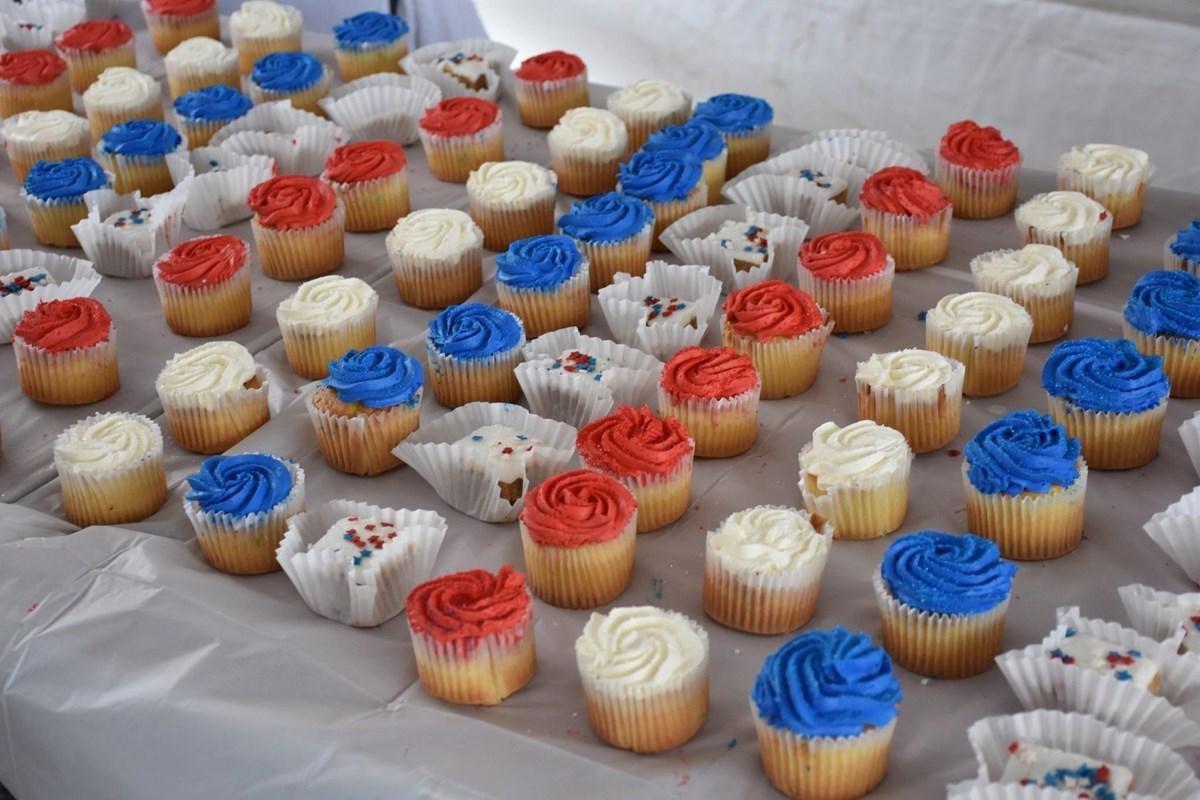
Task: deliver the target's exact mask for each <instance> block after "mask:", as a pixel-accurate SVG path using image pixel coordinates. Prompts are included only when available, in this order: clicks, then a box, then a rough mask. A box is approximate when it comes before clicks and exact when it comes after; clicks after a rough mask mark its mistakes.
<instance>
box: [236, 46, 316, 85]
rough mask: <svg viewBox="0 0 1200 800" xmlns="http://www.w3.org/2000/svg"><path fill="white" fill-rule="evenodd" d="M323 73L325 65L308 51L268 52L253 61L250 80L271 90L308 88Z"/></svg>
mask: <svg viewBox="0 0 1200 800" xmlns="http://www.w3.org/2000/svg"><path fill="white" fill-rule="evenodd" d="M324 75H325V65H324V64H322V63H321V62H320V61H318V60H317V58H316V56H313V55H311V54H309V53H296V52H287V53H268V54H267V55H265V56H263V57H262V58H260V59H259V60H258V61H256V62H254V69H253V70H252V71H251V72H250V80H251V81H252V82H253V83H255V84H257V85H258V86H259V87H260V88H262V89H267V90H269V91H272V92H296V91H302V90H304V89H307V88H309V87H310V86H312V85H313V84H315V83H316V82H317V81H319V80H321V78H322V77H323V76H324Z"/></svg>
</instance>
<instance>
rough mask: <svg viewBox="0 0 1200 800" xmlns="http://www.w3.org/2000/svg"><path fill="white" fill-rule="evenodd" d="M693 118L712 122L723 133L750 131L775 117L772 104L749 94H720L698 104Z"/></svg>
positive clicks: (766, 123)
mask: <svg viewBox="0 0 1200 800" xmlns="http://www.w3.org/2000/svg"><path fill="white" fill-rule="evenodd" d="M692 118H693V119H702V120H704V121H705V122H711V123H712V124H713V125H715V126H716V127H717V129H718V130H720V131H721V132H722V133H748V132H750V131H752V130H754V129H755V128H761V127H762V126H763V125H770V124H771V120H773V119H775V111H774V109H772V108H771V104H770V103H768V102H767V101H766V100H763V99H762V98H761V97H753V96H751V95H748V94H733V93H729V94H718V95H714V96H712V97H710V98H708V99H707V100H705V101H704V102H703V103H700V104H699V105H698V106H696V110H695V111H693V112H692Z"/></svg>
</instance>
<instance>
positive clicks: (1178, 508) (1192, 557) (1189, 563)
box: [1142, 420, 1200, 585]
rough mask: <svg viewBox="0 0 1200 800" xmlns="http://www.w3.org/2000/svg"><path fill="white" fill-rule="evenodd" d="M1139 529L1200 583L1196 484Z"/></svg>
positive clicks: (1199, 516)
mask: <svg viewBox="0 0 1200 800" xmlns="http://www.w3.org/2000/svg"><path fill="white" fill-rule="evenodd" d="M1189 422H1191V420H1189ZM1185 424H1187V423H1185ZM1185 441H1186V439H1185ZM1142 529H1143V530H1144V531H1146V534H1147V535H1148V536H1149V537H1150V538H1151V539H1153V540H1154V543H1155V544H1157V545H1158V546H1159V547H1160V548H1161V549H1162V551H1163V552H1164V553H1166V554H1167V556H1168V557H1170V559H1171V560H1172V561H1174V562H1175V564H1176V565H1178V566H1179V568H1180V569H1182V570H1183V571H1184V572H1185V573H1186V574H1187V576H1188V577H1189V578H1191V579H1192V583H1195V584H1198V585H1200V487H1197V488H1195V489H1193V490H1192V491H1190V492H1188V493H1187V494H1185V495H1184V496H1183V497H1181V498H1180V499H1179V500H1177V501H1175V502H1174V503H1172V504H1171V505H1170V506H1168V507H1167V509H1166V510H1165V511H1160V512H1158V513H1157V514H1155V515H1154V516H1152V517H1151V518H1150V519H1149V520H1148V521H1147V522H1146V524H1145V525H1143V526H1142Z"/></svg>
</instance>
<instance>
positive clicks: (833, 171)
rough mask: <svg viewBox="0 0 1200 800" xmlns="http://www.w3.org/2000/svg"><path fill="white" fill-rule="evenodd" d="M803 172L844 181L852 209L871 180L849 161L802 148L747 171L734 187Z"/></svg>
mask: <svg viewBox="0 0 1200 800" xmlns="http://www.w3.org/2000/svg"><path fill="white" fill-rule="evenodd" d="M803 169H811V170H815V171H817V172H821V173H823V174H825V175H828V176H829V177H831V178H840V179H841V180H844V181H845V182H846V184H847V190H846V200H847V203H848V204H850V205H858V194H859V192H860V191H862V185H863V184H864V183H866V181H867V178H869V177H871V173H870V172H867V171H866V170H865V169H863V168H862V167H860V166H857V165H855V164H851V163H850V162H849V161H842V160H841V159H837V158H834V157H833V156H831V155H828V154H826V153H822V152H818V151H817V150H816V149H814V148H807V149H804V148H798V149H795V150H787V151H785V152H783V153H780V154H779V155H777V156H772V157H771V158H768V159H767V160H766V161H762V162H759V163H758V164H753V165H751V166H749V167H747V168H746V169H744V170H742V171H741V172H740V173H739V174H738V176H737V177H736V178H734V179H733V180H732V181H731V182H730V183H731V184H737V183H741V182H742V181H744V180H746V179H747V178H752V177H754V176H755V175H784V176H787V177H796V174H797V173H798V172H800V170H803Z"/></svg>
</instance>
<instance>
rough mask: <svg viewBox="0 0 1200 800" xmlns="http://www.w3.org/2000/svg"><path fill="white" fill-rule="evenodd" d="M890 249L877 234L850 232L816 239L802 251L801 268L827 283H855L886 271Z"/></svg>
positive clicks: (803, 247) (810, 241) (809, 242)
mask: <svg viewBox="0 0 1200 800" xmlns="http://www.w3.org/2000/svg"><path fill="white" fill-rule="evenodd" d="M887 259H888V254H887V249H886V248H885V247H884V246H883V241H882V240H880V238H879V237H878V236H876V235H875V234H873V233H859V232H858V231H846V232H843V233H826V234H824V235H822V236H814V237H813V238H812V239H809V240H808V241H807V242H805V243H804V244H803V245H802V246H801V248H800V265H801V266H802V267H804V269H806V270H808V271H809V272H811V273H812V274H813V275H815V276H817V277H818V278H822V279H824V280H855V279H859V278H868V277H870V276H871V275H875V274H876V273H879V272H883V270H884V269H885V268H886V267H887Z"/></svg>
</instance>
